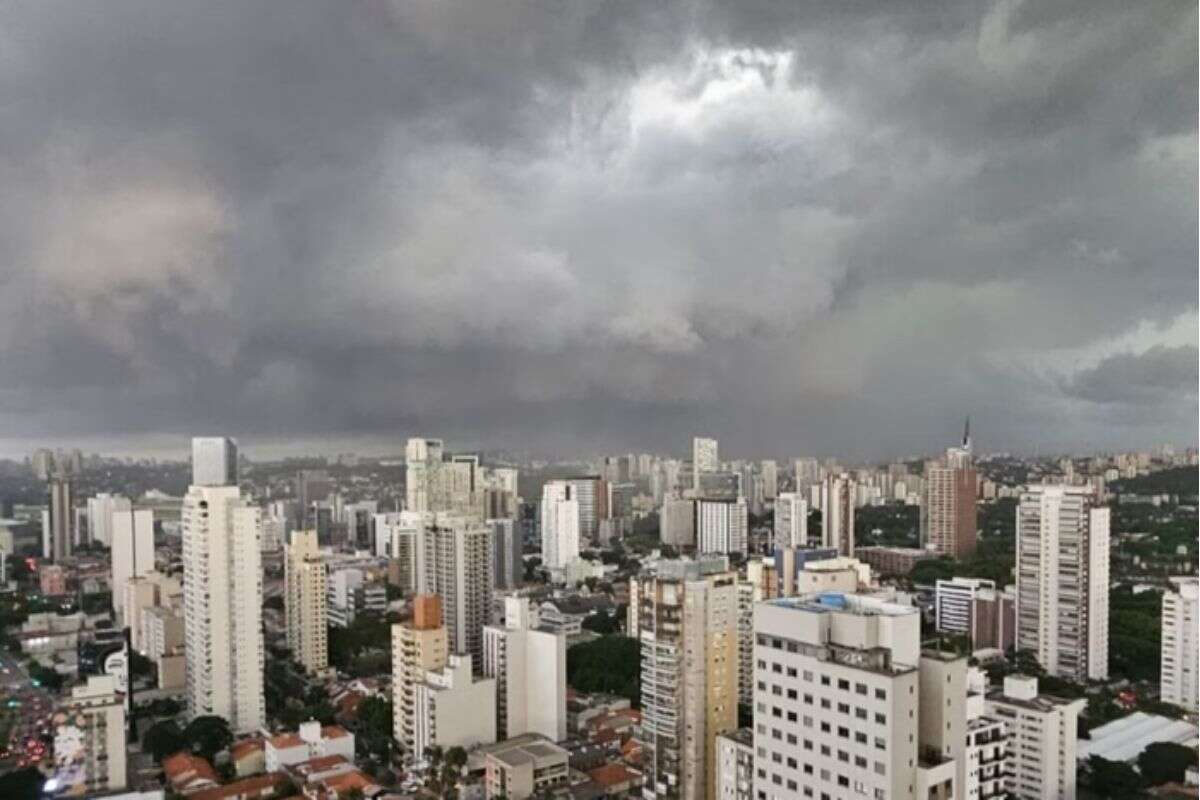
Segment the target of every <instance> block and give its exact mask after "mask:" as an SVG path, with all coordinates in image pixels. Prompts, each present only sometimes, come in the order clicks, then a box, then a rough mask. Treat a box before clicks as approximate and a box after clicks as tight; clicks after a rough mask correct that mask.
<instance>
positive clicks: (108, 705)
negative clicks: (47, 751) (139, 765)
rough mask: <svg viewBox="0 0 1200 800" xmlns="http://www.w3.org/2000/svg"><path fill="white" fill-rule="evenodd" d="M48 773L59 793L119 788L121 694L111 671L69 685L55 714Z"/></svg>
mask: <svg viewBox="0 0 1200 800" xmlns="http://www.w3.org/2000/svg"><path fill="white" fill-rule="evenodd" d="M54 721H55V730H54V776H55V778H56V779H57V780H58V783H59V791H60V792H61V795H60V796H64V797H72V796H79V797H91V796H93V795H98V794H106V793H108V792H112V791H116V790H119V789H124V788H125V787H126V785H127V781H126V767H125V755H126V753H125V695H124V694H122V693H121V692H120V691H119V689H118V686H117V678H116V677H115V676H113V675H94V676H92V677H90V678H88V681H87V683H86V684H84V685H82V686H76V687H75V688H74V689H72V690H71V698H70V700H67V701H66V702H65V703H63V705H62V707H61V710H60V713H59V714H56V715H55V718H54Z"/></svg>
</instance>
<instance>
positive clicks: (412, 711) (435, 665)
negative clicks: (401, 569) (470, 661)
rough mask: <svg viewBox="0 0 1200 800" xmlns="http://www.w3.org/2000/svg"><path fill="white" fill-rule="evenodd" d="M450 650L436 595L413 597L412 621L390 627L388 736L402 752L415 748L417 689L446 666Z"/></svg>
mask: <svg viewBox="0 0 1200 800" xmlns="http://www.w3.org/2000/svg"><path fill="white" fill-rule="evenodd" d="M449 656H450V651H449V648H448V643H447V638H446V627H445V625H443V624H442V601H441V598H440V597H438V596H437V595H417V596H416V597H414V598H413V618H412V620H411V621H410V622H402V623H400V624H398V625H393V626H392V725H393V731H392V735H393V736H394V737H395V739H396V741H398V742H400V744H401V746H402V747H403V748H404V750H405V752H409V753H411V752H413V748H414V747H415V745H416V728H417V719H416V714H417V705H416V702H417V701H416V696H417V686H418V684H421V683H423V682H424V681H425V673H426V672H430V671H438V670H441V669H442V668H443V667H445V666H446V663H447V660H448V659H449Z"/></svg>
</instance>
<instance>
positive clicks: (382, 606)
mask: <svg viewBox="0 0 1200 800" xmlns="http://www.w3.org/2000/svg"><path fill="white" fill-rule="evenodd" d="M327 566H329V573H328V577H327V578H326V591H325V613H326V619H327V620H328V621H329V624H330V625H332V626H334V627H335V628H347V627H349V626H350V623H352V622H354V618H355V617H357V616H358V615H359V614H363V613H368V614H383V613H385V612H386V611H387V587H386V586H384V584H383V582H382V581H380V580H377V579H374V578H372V577H371V576H370V575H369V574H368V573H367V572H366V571H364V570H362V569H359V568H357V567H350V566H341V567H338V566H336V565H329V564H327Z"/></svg>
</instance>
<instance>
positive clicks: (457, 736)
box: [413, 654, 496, 758]
mask: <svg viewBox="0 0 1200 800" xmlns="http://www.w3.org/2000/svg"><path fill="white" fill-rule="evenodd" d="M413 704H414V706H415V708H416V713H415V715H414V717H415V720H414V721H415V723H416V725H415V727H414V731H413V732H414V736H413V753H415V754H416V755H417V757H418V758H423V757H424V756H425V754H426V752H427V751H428V750H429V748H430V747H433V746H437V747H441V748H442V749H443V750H448V749H450V748H451V747H462V748H471V747H474V746H476V745H480V744H491V743H492V742H494V741H496V716H495V715H494V714H490V713H488V711H487V710H488V709H491V708H494V707H495V704H496V679H495V678H476V677H474V676H473V672H472V668H471V659H470V657H468V656H466V655H458V654H453V655H451V656H450V657H449V659H447V661H446V666H444V667H442V668H441V669H440V670H436V671H433V670H430V671H427V672H426V673H425V680H424V681H423V682H421V683H418V684H417V685H416V689H415V691H414V693H413Z"/></svg>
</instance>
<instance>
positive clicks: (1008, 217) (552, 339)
mask: <svg viewBox="0 0 1200 800" xmlns="http://www.w3.org/2000/svg"><path fill="white" fill-rule="evenodd" d="M844 5H845V4H839V5H838V7H836V8H821V9H813V10H809V11H807V12H805V13H788V11H786V10H785V9H782V8H780V7H778V6H775V5H770V4H763V5H760V4H758V3H737V4H730V5H725V4H719V3H708V2H703V1H701V2H694V1H693V2H671V3H654V4H636V5H635V6H633V7H628V8H622V9H621V10H620V11H617V10H614V9H613V8H612V7H607V6H604V5H597V4H590V3H585V4H567V5H565V6H563V7H562V8H561V9H559V11H558V13H556V14H545V13H541V12H540V11H538V10H537V9H536V8H535V7H533V6H530V7H527V8H515V7H504V8H502V9H501V8H497V9H495V10H491V11H489V12H487V13H485V12H483V11H481V10H480V9H478V7H477V6H475V5H473V4H459V3H438V4H434V5H428V4H418V5H415V6H409V5H406V4H399V5H397V4H392V5H387V4H384V5H378V6H376V5H369V6H358V7H355V8H353V9H346V8H344V7H343V6H341V5H340V4H337V5H330V4H328V3H319V2H301V3H289V4H288V5H287V7H286V11H284V10H283V9H282V8H259V9H255V8H244V7H240V6H236V5H234V6H215V7H214V6H210V5H209V4H185V5H179V4H172V5H170V6H163V5H161V4H153V3H151V4H145V3H137V2H116V3H109V4H105V10H104V13H99V12H93V13H88V14H80V13H79V10H78V9H77V8H75V7H74V6H72V5H66V4H58V3H53V2H49V3H37V4H33V5H27V6H21V7H11V8H9V9H6V10H5V12H4V17H3V20H4V23H5V24H4V25H3V28H4V29H5V30H8V31H13V32H14V33H12V34H11V35H9V36H6V37H5V38H4V40H3V43H4V52H5V63H6V65H7V66H8V68H7V69H6V72H7V73H8V75H9V76H10V79H9V80H8V81H5V82H4V84H3V85H0V100H2V101H3V102H0V109H3V111H0V120H2V121H3V123H4V124H3V125H0V153H3V156H0V169H3V170H4V174H5V182H4V190H3V197H4V198H5V200H6V201H7V202H4V203H0V239H2V240H3V241H4V242H5V245H4V248H3V251H2V252H0V258H3V260H4V263H5V264H6V268H5V269H4V270H3V275H4V279H3V280H4V284H3V285H4V291H3V293H2V294H0V365H2V366H3V369H2V370H0V411H2V412H3V413H2V414H0V440H2V441H0V450H4V451H13V450H20V451H22V452H24V451H27V449H28V447H27V446H21V447H19V448H18V447H16V446H15V445H14V444H11V443H10V442H11V441H12V440H13V439H14V438H20V439H21V440H22V442H32V441H33V440H37V441H49V440H51V439H74V438H77V437H80V436H85V435H93V436H94V435H96V434H97V432H105V435H106V436H108V437H111V439H112V440H114V441H115V442H117V443H118V444H119V443H121V442H124V443H126V446H127V447H131V448H143V447H148V446H149V445H150V444H151V443H153V442H154V441H157V437H161V436H164V435H165V436H171V437H183V436H187V435H191V434H193V433H204V432H206V431H220V432H223V433H226V434H228V435H232V436H237V437H238V438H239V439H242V440H243V441H245V442H246V443H247V445H249V446H253V438H252V437H253V435H257V436H259V437H263V438H264V439H268V438H269V439H275V440H278V441H280V442H284V443H287V442H297V443H300V442H309V443H310V444H311V443H314V442H318V441H322V440H347V441H352V440H355V439H363V438H366V437H369V436H379V435H388V436H394V437H396V439H397V440H399V439H400V438H401V437H402V436H404V435H405V434H407V433H409V432H412V431H438V432H439V435H442V436H444V437H445V438H446V439H447V440H455V441H464V442H476V443H479V444H482V445H487V446H496V447H512V446H517V445H519V444H525V445H526V446H528V447H531V448H537V449H540V450H544V451H551V452H553V451H561V452H580V451H594V450H596V449H598V448H600V447H602V446H609V447H612V448H614V449H617V450H624V449H629V448H631V447H633V446H635V445H636V444H638V443H645V444H646V445H647V446H652V447H653V448H655V449H664V448H666V447H668V446H671V445H672V444H673V443H675V442H678V441H681V440H683V439H684V438H685V437H688V436H691V435H692V434H693V433H694V432H707V435H711V436H714V437H716V438H718V439H720V440H721V441H723V442H725V443H726V448H727V450H728V451H729V452H747V453H750V452H756V453H757V452H766V451H767V450H768V449H772V450H774V449H786V450H790V451H794V452H820V453H834V452H837V453H844V454H847V455H851V456H859V455H867V454H869V453H870V454H874V453H880V454H899V453H905V452H920V451H932V450H935V449H938V448H939V447H940V446H941V441H942V440H943V439H944V438H946V434H945V432H944V431H943V428H942V427H941V426H942V422H943V421H944V420H948V419H951V418H956V417H960V416H961V415H962V414H963V413H964V412H965V411H968V410H969V411H970V413H971V414H972V415H973V416H974V417H976V419H977V420H978V421H979V440H980V445H981V447H982V448H983V449H985V450H987V449H991V448H995V447H1000V448H1004V449H1011V450H1015V451H1022V452H1024V451H1028V450H1030V449H1032V447H1033V446H1034V445H1035V444H1037V443H1040V444H1041V445H1042V446H1043V447H1045V448H1053V449H1055V450H1073V449H1128V448H1130V447H1134V446H1139V447H1140V446H1147V445H1148V444H1149V443H1153V442H1161V441H1174V442H1176V443H1179V444H1182V443H1185V442H1194V441H1195V440H1196V438H1197V419H1196V414H1195V408H1196V399H1197V393H1196V385H1197V349H1196V331H1197V327H1198V322H1197V319H1198V318H1197V302H1196V289H1197V278H1196V269H1195V267H1196V262H1197V248H1196V239H1195V219H1196V214H1197V203H1196V198H1197V184H1196V169H1195V165H1196V159H1195V151H1196V117H1197V113H1196V111H1197V106H1196V97H1195V94H1194V92H1192V91H1190V87H1191V85H1192V84H1193V82H1194V81H1193V78H1194V76H1195V74H1196V68H1197V57H1196V47H1195V40H1194V37H1193V35H1192V34H1193V33H1194V30H1195V27H1196V25H1195V22H1196V9H1195V7H1194V4H1185V3H1181V2H1164V3H1158V4H1155V5H1153V6H1152V7H1151V8H1148V9H1142V8H1131V7H1129V6H1127V5H1126V4H1107V5H1105V4H1101V5H1097V4H1094V3H1087V4H1075V5H1072V4H1065V5H1055V6H1054V8H1053V9H1051V8H1045V7H1042V6H1041V5H1040V4H1035V3H1030V2H1025V3H1021V2H1004V3H997V4H993V5H971V4H968V5H961V4H950V5H945V4H927V3H903V4H897V3H887V4H859V5H855V6H854V8H846V7H844ZM1083 19H1086V22H1087V24H1086V25H1082V24H1078V22H1079V21H1080V20H1083ZM231 32H236V34H232V35H231ZM248 75H253V76H256V77H255V78H253V79H248V78H247V76H248ZM1093 76H1104V79H1103V80H1101V79H1098V78H1096V77H1093Z"/></svg>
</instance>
